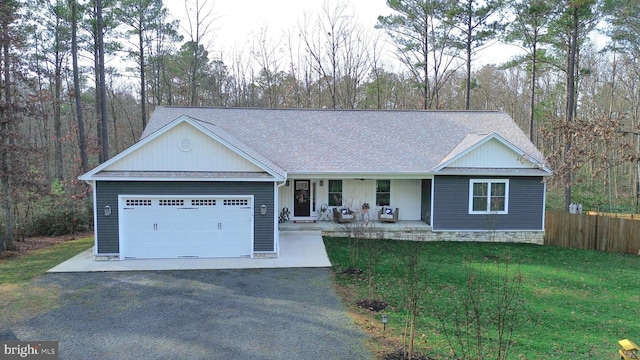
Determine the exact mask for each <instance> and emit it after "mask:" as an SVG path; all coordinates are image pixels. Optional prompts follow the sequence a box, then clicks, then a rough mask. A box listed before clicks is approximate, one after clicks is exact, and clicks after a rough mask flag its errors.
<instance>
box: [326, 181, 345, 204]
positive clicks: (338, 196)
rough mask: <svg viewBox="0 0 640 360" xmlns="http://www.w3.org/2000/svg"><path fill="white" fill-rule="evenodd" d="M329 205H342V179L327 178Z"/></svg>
mask: <svg viewBox="0 0 640 360" xmlns="http://www.w3.org/2000/svg"><path fill="white" fill-rule="evenodd" d="M329 206H342V180H329Z"/></svg>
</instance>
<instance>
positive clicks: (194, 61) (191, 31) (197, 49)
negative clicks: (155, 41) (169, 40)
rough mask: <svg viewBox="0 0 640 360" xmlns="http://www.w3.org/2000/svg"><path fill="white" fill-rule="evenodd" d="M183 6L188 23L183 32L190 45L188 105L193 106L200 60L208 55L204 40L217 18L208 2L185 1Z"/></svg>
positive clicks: (202, 0) (195, 98)
mask: <svg viewBox="0 0 640 360" xmlns="http://www.w3.org/2000/svg"><path fill="white" fill-rule="evenodd" d="M184 4H185V9H186V12H187V23H188V24H187V25H186V26H187V27H186V28H184V30H185V31H186V32H187V36H188V37H189V43H191V45H190V46H189V47H188V49H189V55H190V59H189V60H190V61H189V70H188V85H189V89H190V100H189V105H191V106H195V105H197V104H198V101H197V98H198V82H199V80H200V77H199V73H200V72H201V70H202V69H201V68H202V66H203V61H202V60H203V57H206V56H207V55H206V54H207V53H208V52H207V51H206V49H207V46H206V45H205V44H204V40H205V39H206V38H207V37H208V36H209V35H211V33H212V31H213V27H212V25H213V24H214V22H215V20H216V19H217V18H216V17H214V16H213V7H214V4H210V3H209V1H208V0H186V1H185V3H184Z"/></svg>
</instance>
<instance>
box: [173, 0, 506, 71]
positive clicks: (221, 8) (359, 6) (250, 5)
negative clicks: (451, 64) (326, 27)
mask: <svg viewBox="0 0 640 360" xmlns="http://www.w3.org/2000/svg"><path fill="white" fill-rule="evenodd" d="M164 1H165V4H166V6H167V8H168V9H169V11H170V13H171V16H173V17H174V18H175V19H178V20H180V23H181V24H182V25H183V26H184V25H186V24H187V21H186V15H185V14H186V10H185V0H164ZM188 1H189V2H190V3H194V2H195V1H196V0H188ZM199 1H200V3H201V4H202V3H203V2H204V3H206V4H207V5H208V6H209V7H211V6H213V15H212V18H213V19H214V22H213V25H212V27H213V29H214V30H213V34H214V35H213V37H212V38H210V39H207V41H206V47H207V50H209V53H210V54H212V55H213V56H210V58H212V57H216V58H220V57H221V58H222V60H223V61H225V62H227V61H230V59H228V58H229V57H231V56H232V54H234V53H238V52H240V50H244V51H245V52H246V51H248V49H250V48H251V45H252V41H253V38H255V36H253V35H255V34H259V33H260V31H261V29H263V28H266V29H267V34H269V36H270V38H271V39H275V41H276V42H277V41H281V42H282V43H283V44H284V34H285V33H286V32H288V31H292V30H295V29H298V28H299V24H301V23H302V22H303V19H304V16H305V14H306V15H307V16H311V17H312V18H313V17H315V16H317V14H319V13H322V9H323V5H325V4H326V5H328V6H329V9H333V8H335V6H337V5H338V4H346V6H347V9H348V10H349V11H348V12H350V13H353V14H354V15H355V18H354V21H357V22H358V23H359V24H360V25H361V26H362V27H363V28H364V29H370V30H371V31H372V32H373V33H376V32H378V33H379V34H380V35H378V36H384V35H383V33H382V31H381V30H377V29H375V28H374V25H375V24H376V22H377V18H378V16H380V15H389V14H390V13H391V9H390V8H389V7H388V6H387V5H386V0H199ZM183 31H184V30H183ZM386 49H387V50H386V54H383V56H382V57H383V61H384V62H385V63H387V64H389V65H391V66H392V67H396V66H397V63H396V64H393V62H394V61H395V60H394V59H395V55H393V53H392V52H393V50H394V46H393V45H392V44H389V45H387V46H386ZM517 51H518V50H517V48H515V47H513V46H508V45H495V46H492V47H491V48H490V49H487V50H485V51H483V52H482V55H481V58H480V59H479V60H480V63H481V64H487V63H492V64H500V63H503V62H505V61H507V60H508V59H509V58H510V57H511V56H513V55H514V54H515V53H516V52H517Z"/></svg>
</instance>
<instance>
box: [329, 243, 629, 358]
mask: <svg viewBox="0 0 640 360" xmlns="http://www.w3.org/2000/svg"><path fill="white" fill-rule="evenodd" d="M363 241H365V240H360V241H359V242H360V243H362V242H363ZM375 241H377V242H378V243H379V244H380V247H379V248H378V250H380V251H379V254H380V255H379V259H377V261H374V264H375V274H376V275H375V283H374V285H375V287H374V289H375V291H374V294H375V295H374V296H373V297H374V298H376V299H377V300H382V301H384V302H386V303H387V304H388V305H389V306H388V307H387V308H386V309H385V310H383V311H380V312H373V311H370V310H365V309H362V308H360V307H358V306H357V305H356V303H357V302H358V301H359V300H362V299H366V298H369V295H368V294H369V291H370V290H369V289H370V288H371V287H370V286H369V281H368V279H367V269H368V268H371V266H370V265H369V266H368V265H367V263H368V259H369V257H368V256H367V247H366V246H362V245H360V246H357V252H354V251H353V250H354V249H356V248H353V247H352V248H350V244H353V242H350V241H349V240H348V239H343V238H325V245H326V249H327V252H328V254H329V258H330V259H331V263H332V264H333V269H334V273H335V279H336V284H337V286H338V292H339V293H340V294H341V296H342V298H343V301H344V302H345V303H346V304H347V305H348V306H349V307H350V308H351V309H352V313H353V314H354V318H356V321H357V322H358V323H359V324H360V325H361V326H362V327H363V328H364V329H365V331H367V332H369V333H370V335H372V338H373V339H374V341H375V343H376V347H377V348H378V349H379V350H380V352H381V353H382V352H389V351H390V350H392V349H393V348H398V347H401V346H402V342H401V339H402V333H403V331H404V328H405V293H404V291H403V285H402V284H403V282H404V279H405V276H406V275H405V274H406V268H407V266H406V265H405V262H404V261H403V259H406V258H407V257H406V256H405V255H402V254H407V253H412V252H413V253H416V251H418V250H419V249H418V247H419V246H420V244H421V243H417V242H409V241H394V240H375ZM350 250H351V251H350ZM378 250H376V252H372V253H378V252H377V251H378ZM356 254H357V260H356V263H355V264H352V261H353V259H355V258H354V255H356ZM505 264H506V265H507V266H506V267H505ZM352 265H355V267H356V268H359V269H361V270H364V273H362V274H358V273H357V272H354V271H348V272H347V271H344V270H345V269H348V268H349V267H350V266H352ZM418 268H419V269H420V274H421V276H420V278H419V279H420V282H419V284H418V286H417V288H418V289H419V290H420V292H419V303H418V317H417V319H416V337H415V339H416V343H415V344H416V351H418V352H420V353H423V354H426V355H428V356H429V357H432V358H435V359H451V358H452V355H453V354H452V347H451V346H450V345H449V342H448V341H447V340H446V338H445V336H444V330H443V325H446V326H447V328H448V329H449V330H451V329H454V328H455V326H454V325H455V324H454V323H453V322H452V319H455V314H456V313H460V308H461V306H460V305H461V303H462V302H463V301H462V300H461V299H465V298H466V299H468V298H469V296H477V297H478V299H480V300H481V301H484V302H485V303H484V304H482V303H481V305H480V307H482V306H483V305H487V306H486V308H490V307H491V306H492V303H491V301H493V300H495V299H498V298H500V296H502V295H504V294H505V293H506V291H503V290H500V289H501V288H500V286H502V285H504V283H502V282H500V281H501V279H511V282H507V285H509V286H516V285H518V284H519V285H520V290H519V300H520V302H519V305H518V306H519V307H518V308H519V309H520V310H519V311H518V312H517V314H516V316H517V318H516V320H515V321H514V322H513V323H514V330H513V337H512V341H511V342H510V343H511V344H512V346H511V348H510V350H509V356H508V358H509V359H590V358H592V359H612V360H613V359H619V358H620V356H619V355H618V348H619V345H618V340H620V339H624V338H629V339H630V340H632V341H634V342H636V343H638V342H640V257H638V256H629V255H620V254H609V253H602V252H596V251H586V250H577V249H565V248H558V247H548V246H539V245H529V244H502V243H472V242H426V243H422V249H421V250H420V257H419V264H418ZM470 275H471V277H470ZM470 279H474V280H473V281H471V280H470ZM515 279H518V280H520V282H517V281H515ZM470 283H474V284H480V285H479V286H475V287H473V291H469V289H470V287H469V286H468V285H469V284H470ZM501 284H502V285H501ZM496 285H497V286H496ZM496 289H497V293H494V294H491V292H492V291H494V290H496ZM470 294H471V295H470ZM474 294H475V295H474ZM470 303H471V304H472V303H473V302H469V303H467V304H470ZM472 310H473V309H472ZM382 314H386V315H388V324H387V325H386V330H384V331H383V329H382V324H381V318H382ZM443 314H444V316H443ZM487 316H490V315H487ZM439 318H440V319H444V318H447V319H448V320H439ZM478 319H483V321H485V320H487V319H488V318H487V317H484V315H483V316H478ZM458 320H463V319H458ZM467 320H470V319H467ZM487 321H488V320H487ZM460 323H462V321H460ZM495 334H496V332H495V330H494V329H488V332H487V333H484V334H483V335H482V336H483V338H485V339H486V338H492V339H494V340H495V338H496V336H495ZM474 336H475V335H474ZM451 339H454V341H453V342H454V343H455V337H450V340H451ZM467 340H468V339H467ZM473 340H474V339H473V338H472V339H471V341H470V343H473V342H474V341H473ZM456 355H457V356H460V351H459V350H456ZM487 358H493V359H495V358H496V357H487Z"/></svg>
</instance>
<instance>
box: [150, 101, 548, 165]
mask: <svg viewBox="0 0 640 360" xmlns="http://www.w3.org/2000/svg"><path fill="white" fill-rule="evenodd" d="M182 115H185V116H188V117H190V118H192V119H194V120H195V121H198V122H199V123H200V124H201V125H202V126H203V127H205V128H207V129H208V130H210V131H212V132H213V133H216V132H217V131H218V132H219V131H221V130H223V131H224V132H225V136H226V137H227V138H229V135H231V136H233V137H235V139H237V141H238V142H239V143H238V144H239V146H240V145H241V146H246V147H247V148H248V149H252V150H253V151H255V152H257V153H259V154H261V155H262V156H264V157H265V158H267V159H269V160H270V161H271V162H273V163H274V164H276V165H277V166H279V167H281V168H282V169H284V170H286V171H287V172H289V173H325V174H331V173H379V174H393V173H405V174H407V173H416V174H418V173H422V174H425V173H431V172H434V171H435V170H436V168H437V167H438V164H440V163H441V162H442V161H443V160H444V159H446V158H447V157H451V156H452V154H453V152H456V153H458V152H460V151H463V150H464V149H461V146H464V144H465V142H468V143H470V144H471V143H473V142H470V141H469V139H470V138H474V137H481V136H486V135H487V134H490V133H496V134H497V135H499V136H500V137H501V138H503V139H504V140H505V141H507V142H508V143H509V144H511V145H512V146H513V147H515V148H517V149H519V150H521V151H522V153H523V154H525V155H526V156H527V157H528V158H529V159H531V160H533V161H534V162H537V163H538V164H540V165H543V164H544V162H545V159H544V157H543V155H542V154H541V153H540V151H539V150H538V149H536V147H535V146H534V145H533V144H532V143H531V142H530V141H529V139H528V138H527V136H526V135H525V134H524V133H523V132H522V130H521V129H520V128H519V127H518V126H517V125H516V123H515V122H514V121H513V120H512V119H511V118H510V117H509V116H508V115H507V114H506V113H504V112H500V111H418V110H416V111H395V110H383V111H379V110H306V109H305V110H302V109H254V108H207V107H157V108H156V110H155V111H154V113H153V115H152V116H151V119H150V120H149V123H148V125H147V127H146V129H145V130H144V132H143V134H142V139H144V138H146V137H147V136H150V135H151V134H153V133H154V132H156V131H158V130H160V129H161V128H163V127H164V126H166V125H168V124H170V123H171V122H172V121H174V120H176V119H177V118H179V117H181V116H182Z"/></svg>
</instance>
